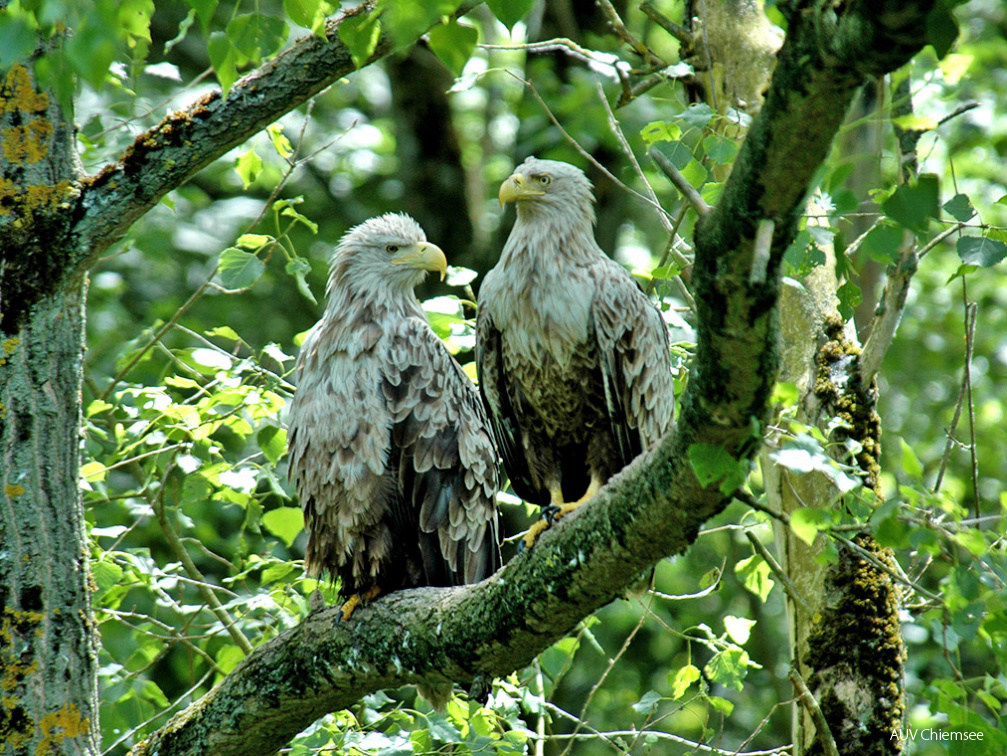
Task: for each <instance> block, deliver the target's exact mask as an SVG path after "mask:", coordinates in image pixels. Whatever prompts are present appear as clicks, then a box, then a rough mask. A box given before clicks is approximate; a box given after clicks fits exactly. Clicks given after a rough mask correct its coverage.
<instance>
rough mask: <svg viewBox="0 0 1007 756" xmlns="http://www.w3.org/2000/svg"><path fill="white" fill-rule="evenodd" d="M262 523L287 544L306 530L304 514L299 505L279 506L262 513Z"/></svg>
mask: <svg viewBox="0 0 1007 756" xmlns="http://www.w3.org/2000/svg"><path fill="white" fill-rule="evenodd" d="M262 524H263V525H265V526H266V529H267V530H269V532H270V533H272V534H273V535H275V536H276V537H277V538H279V539H280V540H281V541H283V542H284V543H285V544H286V545H287V546H290V544H292V543H293V542H294V539H295V538H297V536H298V535H300V533H301V531H302V530H304V515H303V514H302V513H301V510H300V508H298V507H277V508H276V509H270V510H269V511H268V512H266V513H265V514H264V515H262Z"/></svg>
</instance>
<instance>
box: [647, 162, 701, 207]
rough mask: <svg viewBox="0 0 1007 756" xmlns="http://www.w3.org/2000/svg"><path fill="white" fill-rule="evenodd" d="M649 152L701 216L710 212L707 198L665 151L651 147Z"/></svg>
mask: <svg viewBox="0 0 1007 756" xmlns="http://www.w3.org/2000/svg"><path fill="white" fill-rule="evenodd" d="M647 154H648V155H650V159H651V160H653V161H654V162H655V163H657V167H658V168H660V169H661V172H662V173H663V174H664V175H665V176H667V177H668V180H669V181H671V183H672V184H674V185H675V188H676V189H678V191H679V192H681V193H682V196H683V197H685V199H686V201H688V203H689V204H690V205H692V207H693V209H694V210H695V211H696V212H697V213H699V214H700V215H701V216H702V215H709V214H710V211H711V210H712V208H711V207H710V206H709V205H708V204H706V200H705V199H703V198H702V197H701V196H700V195H699V192H697V191H696V190H695V189H694V188H693V186H692V184H690V183H689V181H688V179H686V178H685V176H683V175H682V174H681V173H680V172H679V170H678V168H676V167H675V164H674V163H672V162H671V160H669V159H668V157H667V156H666V155H665V154H664V153H663V152H661V151H660V150H659V149H657V148H656V147H651V148H650V152H648V153H647Z"/></svg>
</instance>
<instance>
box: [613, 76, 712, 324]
mask: <svg viewBox="0 0 1007 756" xmlns="http://www.w3.org/2000/svg"><path fill="white" fill-rule="evenodd" d="M595 86H596V87H597V89H598V99H600V100H601V102H602V104H603V105H604V106H605V112H606V113H607V114H608V126H609V128H610V129H611V130H612V133H613V134H615V138H616V139H617V140H619V145H620V146H621V147H622V152H623V154H624V155H626V157H627V158H628V159H629V161H630V163H632V165H633V170H634V171H635V172H636V175H637V178H639V179H640V181H641V183H642V184H643V185H644V186H645V187H646V188H647V196H648V197H649V198H650V201H651V203H652V204H654V205H655V206H657V207H662V206H661V202H660V200H658V198H657V193H656V192H655V191H654V187H652V186H651V185H650V182H649V181H647V176H646V175H645V174H644V172H643V168H641V167H640V163H639V161H638V160H637V159H636V155H635V154H634V153H633V149H632V148H631V147H630V146H629V141H628V140H627V139H626V135H625V134H624V133H623V131H622V126H621V125H620V124H619V120H618V119H617V118H616V117H615V113H614V112H612V106H611V105H610V104H609V102H608V98H607V97H606V96H605V90H604V89H603V88H602V86H601V82H600V81H598V80H597V79H595ZM657 216H658V218H659V220H660V222H661V225H662V226H663V227H664V230H665V231H666V232H667V233H668V234H669V236H670V238H671V241H670V242H669V245H670V246H669V247H668V249H669V250H674V241H675V234H676V233H677V231H678V223H679V222H680V221H679V220H675V221H673V220H672V219H671V218H670V216H669V215H668V212H667V211H665V210H664V209H663V207H662V211H661V212H659V213H658V214H657ZM679 218H681V216H679ZM671 254H673V255H675V263H676V264H677V265H678V266H679V267H680V268H682V269H684V268H685V266H686V265H688V262H689V261H688V260H686V259H685V258H684V257H683V256H682V255H681V253H679V252H678V251H677V250H674V251H673V252H671ZM674 278H675V281H676V282H677V284H678V291H679V294H681V295H682V298H683V299H684V300H685V302H686V304H687V305H688V306H689V309H690V310H695V309H696V300H695V299H693V296H692V292H690V291H689V289H688V287H686V285H685V282H684V281H683V280H682V279H681V277H680V276H675V277H674ZM651 280H653V279H651Z"/></svg>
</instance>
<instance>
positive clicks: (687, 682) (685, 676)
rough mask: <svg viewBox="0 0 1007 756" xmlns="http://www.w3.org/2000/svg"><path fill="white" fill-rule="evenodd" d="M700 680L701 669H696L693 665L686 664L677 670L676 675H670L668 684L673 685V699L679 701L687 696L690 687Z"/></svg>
mask: <svg viewBox="0 0 1007 756" xmlns="http://www.w3.org/2000/svg"><path fill="white" fill-rule="evenodd" d="M698 679H699V667H695V666H693V665H692V664H686V665H685V666H684V667H681V668H680V669H678V670H676V671H675V674H674V675H668V682H669V683H671V697H672V698H673V699H674V700H676V701H677V700H678V699H680V698H681V697H682V696H684V695H685V692H686V691H687V690H688V689H689V686H691V685H692V684H693V683H694V682H696V680H698Z"/></svg>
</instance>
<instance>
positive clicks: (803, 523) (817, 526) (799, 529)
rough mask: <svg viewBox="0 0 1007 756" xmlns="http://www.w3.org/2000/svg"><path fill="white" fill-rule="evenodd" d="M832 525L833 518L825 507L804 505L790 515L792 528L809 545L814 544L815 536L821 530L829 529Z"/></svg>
mask: <svg viewBox="0 0 1007 756" xmlns="http://www.w3.org/2000/svg"><path fill="white" fill-rule="evenodd" d="M831 526H832V518H831V517H830V516H829V513H828V512H826V511H825V510H823V509H813V508H811V507H802V508H801V509H798V510H795V511H794V512H793V513H792V514H791V515H790V529H791V530H792V531H794V535H795V536H797V537H798V538H800V539H801V540H802V541H804V542H805V543H806V544H808V546H811V545H812V544H814V542H815V536H817V535H818V532H819V531H820V530H827V529H828V528H829V527H831Z"/></svg>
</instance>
